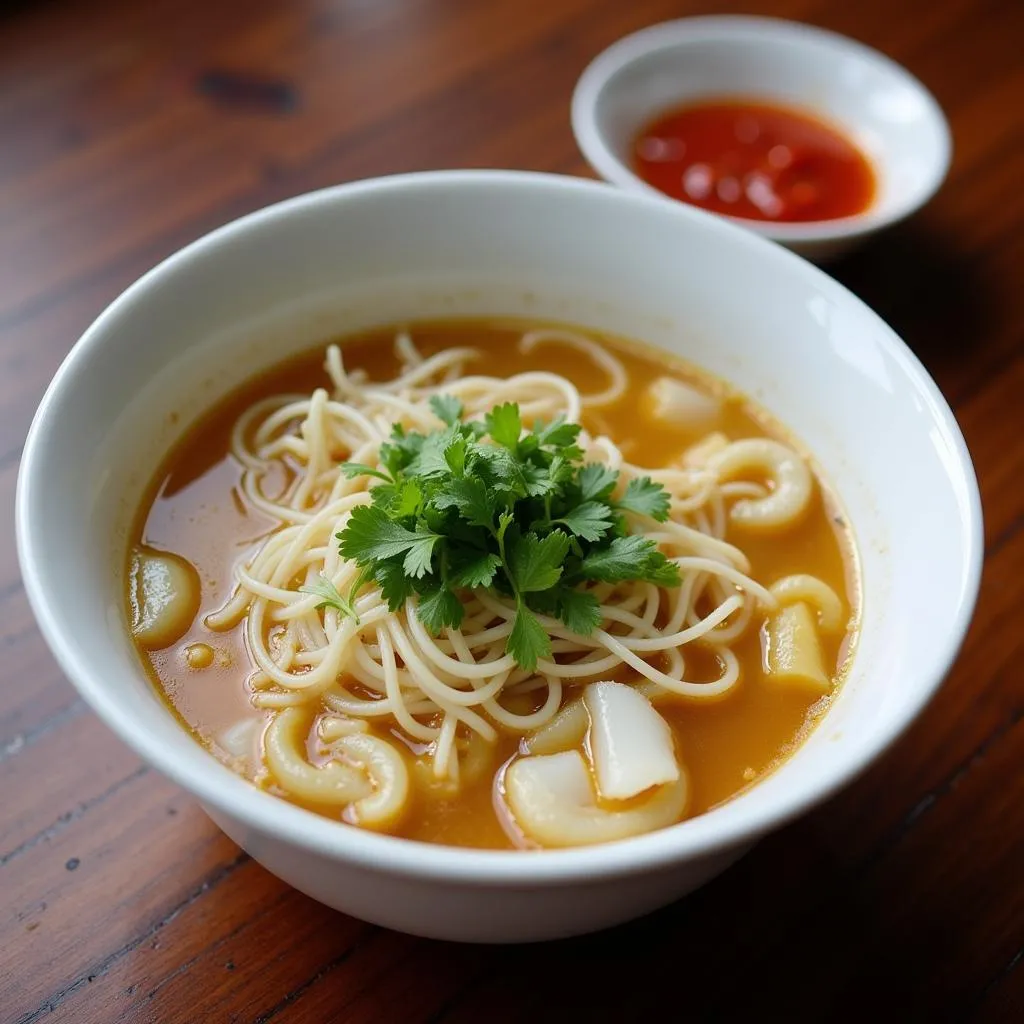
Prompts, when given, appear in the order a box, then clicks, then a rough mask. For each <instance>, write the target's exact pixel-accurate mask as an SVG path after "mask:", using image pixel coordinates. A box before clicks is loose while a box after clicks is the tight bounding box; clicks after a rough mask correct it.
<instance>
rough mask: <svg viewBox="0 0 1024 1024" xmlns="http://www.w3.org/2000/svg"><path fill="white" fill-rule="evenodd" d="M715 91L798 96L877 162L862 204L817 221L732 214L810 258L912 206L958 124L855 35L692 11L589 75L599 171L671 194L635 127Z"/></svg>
mask: <svg viewBox="0 0 1024 1024" xmlns="http://www.w3.org/2000/svg"><path fill="white" fill-rule="evenodd" d="M714 98H725V99H751V100H755V101H758V102H767V103H773V102H774V103H780V104H783V105H785V106H790V107H795V108H798V109H800V110H802V111H804V112H805V113H808V114H811V115H812V116H817V117H819V118H821V119H822V120H824V121H825V122H827V123H829V124H831V125H833V126H834V127H836V128H837V129H838V130H840V131H841V132H842V133H843V134H845V135H846V136H847V137H848V138H850V139H851V140H852V141H853V142H854V143H856V144H857V145H858V146H859V147H860V149H861V151H862V152H863V153H864V154H865V155H866V156H867V158H868V160H869V162H870V163H871V164H872V166H873V168H874V171H875V177H876V181H877V191H876V195H875V198H874V200H873V201H872V203H871V205H870V206H869V207H868V208H867V209H866V210H865V211H864V212H863V213H859V214H856V215H854V216H850V217H839V218H836V219H833V220H822V221H812V222H808V223H793V222H789V223H783V222H767V221H758V220H750V219H748V218H745V217H732V218H729V219H730V220H733V221H735V222H736V223H737V224H741V225H742V226H743V227H745V228H748V229H749V230H750V231H755V232H757V233H758V234H761V235H765V236H766V237H768V238H771V239H774V240H775V241H776V242H781V243H782V244H783V245H785V246H787V247H788V248H790V249H793V250H794V251H796V252H799V253H800V254H801V255H804V256H807V257H809V258H811V259H815V260H819V261H820V260H824V259H828V258H830V257H833V256H835V255H838V254H839V253H840V252H842V251H844V250H846V249H848V248H850V247H852V246H853V245H854V244H855V243H858V242H860V241H861V240H863V239H864V238H865V237H867V236H868V235H870V234H872V233H874V232H875V231H878V230H879V229H880V228H883V227H887V226H888V225H890V224H893V223H895V222H896V221H899V220H902V219H903V218H904V217H907V216H908V215H909V214H911V213H913V212H914V211H915V210H917V209H918V208H919V207H920V206H922V205H923V204H924V203H926V202H927V201H928V199H930V198H931V196H932V195H933V194H934V193H935V191H936V189H938V187H939V185H941V184H942V181H943V179H944V178H945V176H946V171H947V169H948V167H949V160H950V152H951V143H950V134H949V126H948V125H947V123H946V119H945V117H944V116H943V113H942V110H941V108H940V107H939V105H938V103H937V102H936V101H935V99H934V97H933V96H932V95H931V93H929V92H928V90H927V89H925V87H924V86H923V85H922V84H921V83H920V82H919V81H918V80H917V79H916V78H914V77H913V76H912V75H910V74H909V73H908V72H907V71H906V70H904V69H903V68H902V67H900V66H899V65H898V64H896V63H894V62H893V61H891V60H890V59H889V58H888V57H885V56H883V55H882V54H880V53H878V52H877V51H876V50H872V49H870V48H868V47H866V46H863V45H861V44H860V43H857V42H854V41H853V40H851V39H847V38H846V37H845V36H841V35H837V34H836V33H834V32H826V31H825V30H823V29H819V28H812V27H811V26H808V25H801V24H798V23H796V22H791V21H780V20H777V19H774V18H748V17H742V16H723V17H710V18H683V19H681V20H679V21H669V22H665V23H663V24H660V25H653V26H651V27H650V28H646V29H643V30H641V31H640V32H636V33H634V34H633V35H630V36H626V37H625V38H624V39H620V40H619V41H618V42H617V43H615V44H613V45H612V46H610V47H609V48H608V49H607V50H605V51H604V52H603V53H601V54H599V55H598V56H597V57H596V58H595V59H594V60H593V61H592V62H591V63H590V65H589V66H588V67H587V69H586V70H585V71H584V72H583V75H582V76H581V77H580V79H579V82H578V83H577V85H576V90H575V92H574V94H573V98H572V126H573V131H574V133H575V135H576V141H577V143H578V145H579V147H580V149H581V150H582V152H583V155H584V157H586V159H587V161H588V163H589V164H590V166H591V167H593V169H594V170H595V171H596V172H597V173H598V174H599V175H601V177H603V178H605V179H606V180H607V181H610V182H611V183H612V184H615V185H619V186H621V187H623V188H626V189H631V190H633V191H638V192H646V193H648V194H651V195H656V196H661V197H662V198H665V196H664V195H663V193H661V192H659V191H658V190H657V189H655V188H653V187H652V186H650V185H648V184H647V183H646V182H645V181H644V180H643V179H642V178H640V177H638V176H637V175H636V174H635V173H634V172H633V170H632V146H633V142H634V140H635V138H636V136H637V133H638V132H639V131H640V130H641V129H642V128H644V127H645V126H646V125H647V124H649V123H650V122H651V120H653V119H654V118H655V117H657V116H658V115H659V114H661V113H664V112H665V111H667V110H670V109H672V108H673V107H679V106H683V105H686V104H688V103H693V102H695V101H697V100H701V99H714ZM670 201H672V202H678V200H670Z"/></svg>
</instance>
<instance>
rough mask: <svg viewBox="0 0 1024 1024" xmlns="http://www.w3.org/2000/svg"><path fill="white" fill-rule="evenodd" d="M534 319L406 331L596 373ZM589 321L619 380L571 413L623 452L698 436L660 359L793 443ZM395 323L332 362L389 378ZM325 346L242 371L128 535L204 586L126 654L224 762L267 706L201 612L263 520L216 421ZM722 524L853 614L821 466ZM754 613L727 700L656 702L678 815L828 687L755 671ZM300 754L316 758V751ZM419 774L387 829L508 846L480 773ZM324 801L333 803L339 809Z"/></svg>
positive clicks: (226, 428)
mask: <svg viewBox="0 0 1024 1024" xmlns="http://www.w3.org/2000/svg"><path fill="white" fill-rule="evenodd" d="M536 326H538V325H536V324H532V323H530V324H525V323H519V322H515V321H479V320H478V321H447V322H429V323H418V324H415V325H413V330H412V333H413V338H414V340H415V343H416V345H417V347H418V348H419V349H420V351H421V352H423V353H424V354H428V355H429V354H431V353H434V352H436V351H439V350H441V349H443V348H447V347H450V346H456V345H458V346H464V345H469V346H472V347H474V348H477V349H479V350H480V352H481V353H482V356H481V358H480V359H479V360H478V361H477V362H476V363H475V364H474V365H473V372H480V373H486V374H489V375H492V376H497V377H506V376H510V375H512V374H514V373H521V372H524V371H528V370H541V369H543V370H548V371H551V372H554V373H558V374H562V375H563V376H565V377H567V378H569V379H570V380H571V381H573V383H574V384H575V385H576V386H577V387H578V388H579V390H580V391H581V393H583V394H586V393H587V392H589V391H597V390H600V389H601V388H602V387H604V386H605V384H606V380H605V378H604V375H603V373H602V371H601V370H600V369H599V368H598V367H596V366H594V365H593V364H592V363H591V362H590V361H589V360H588V359H586V358H585V357H584V356H582V355H581V354H580V353H579V352H578V351H576V350H573V349H570V348H568V347H565V346H560V345H556V344H549V345H543V346H538V347H537V348H535V349H534V350H533V352H532V353H531V354H530V355H523V354H521V353H520V352H519V351H518V349H517V345H516V342H517V340H518V338H519V336H520V335H521V334H522V333H523V331H524V330H526V329H529V328H533V327H536ZM589 333H590V336H591V337H595V338H597V339H598V340H600V341H601V342H602V343H603V344H604V345H605V346H606V347H607V348H608V349H609V350H610V351H612V352H614V353H615V355H617V356H618V357H619V359H621V360H622V362H623V364H624V366H625V368H626V371H627V373H628V374H629V379H630V386H629V389H628V391H627V394H626V395H625V396H624V397H623V398H622V399H621V400H620V401H618V402H616V403H615V404H614V405H610V406H606V407H603V408H601V409H600V411H599V412H597V411H595V412H594V413H593V414H587V413H584V416H583V425H584V426H585V427H586V428H587V429H588V430H590V431H592V432H600V433H605V434H608V435H609V436H610V437H611V438H612V439H613V440H614V441H615V442H616V443H617V444H618V445H619V446H620V448H621V449H622V451H623V454H624V456H625V457H626V458H627V459H628V460H630V461H632V462H634V463H636V464H638V465H644V466H648V467H652V468H654V467H659V466H664V465H666V464H668V463H669V462H671V461H672V460H673V459H676V458H677V457H678V456H679V455H680V454H681V453H682V452H683V451H684V450H685V449H686V448H687V447H688V446H690V445H691V444H693V443H694V442H695V441H696V440H698V439H699V437H698V435H695V434H692V433H689V432H687V431H684V430H680V429H679V428H676V427H672V426H667V425H665V424H664V423H660V422H657V421H656V420H655V419H654V417H653V415H652V414H650V413H649V412H648V411H647V410H646V409H645V407H644V403H643V402H642V401H641V400H640V396H642V395H643V394H644V391H645V389H646V387H647V386H648V385H649V384H650V383H651V382H652V381H653V380H654V379H656V378H657V377H659V376H661V375H664V374H665V373H671V374H673V375H675V376H677V377H678V378H679V379H682V380H685V381H686V382H688V383H690V384H693V385H696V386H698V387H699V388H700V389H701V390H704V391H712V392H713V393H715V394H716V395H718V396H719V397H723V398H724V399H725V413H724V417H723V421H722V424H721V429H722V430H724V432H725V433H726V434H727V435H728V436H729V437H730V438H732V439H735V438H740V437H759V436H772V437H778V438H779V439H780V440H784V441H786V442H787V443H791V444H792V443H793V440H792V439H791V438H789V437H787V436H786V435H785V434H784V432H783V431H782V430H781V428H780V427H779V426H778V425H777V424H776V423H774V422H773V421H772V420H771V418H770V417H769V416H767V414H766V413H765V412H764V411H763V410H761V409H759V408H758V407H757V406H756V405H755V404H754V403H753V402H751V401H750V400H749V399H747V398H746V397H745V396H743V395H740V394H738V393H736V392H735V391H733V390H732V389H730V388H729V387H728V386H727V385H725V384H723V383H722V382H721V381H718V380H716V379H714V378H712V377H710V376H709V375H707V374H705V373H703V372H702V371H698V370H697V369H695V368H694V367H692V366H690V365H688V364H686V363H684V362H682V361H680V360H676V359H673V358H671V357H669V356H668V355H666V354H665V353H664V352H661V351H655V350H653V349H650V348H647V347H646V346H643V345H639V344H637V343H634V342H628V341H624V340H622V339H618V338H614V337H607V336H600V335H596V334H594V332H589ZM394 335H395V329H394V328H387V329H376V330H373V331H369V332H366V333H363V334H359V335H355V336H351V337H347V338H344V339H342V344H343V345H344V353H345V363H346V367H348V368H349V369H354V368H357V367H361V368H364V369H365V370H366V371H367V372H368V373H369V375H370V377H371V378H372V379H377V380H385V379H388V378H390V377H393V376H394V375H395V374H396V372H397V371H398V360H397V358H396V357H395V355H394V351H393V339H394ZM323 360H324V354H323V348H322V347H321V348H318V349H316V350H315V351H312V352H310V353H308V354H304V355H302V356H300V357H298V358H295V359H292V360H290V361H288V362H285V363H282V364H280V365H278V366H276V367H275V368H273V369H272V370H271V371H269V372H267V373H264V374H262V375H260V376H258V377H256V378H254V379H252V380H250V381H249V382H247V383H246V384H245V385H243V386H242V387H241V388H239V389H238V390H237V391H235V392H234V393H233V394H231V395H230V396H228V397H227V398H226V399H224V400H223V401H222V402H220V403H219V404H218V405H217V406H216V407H215V408H214V409H213V410H212V411H211V412H210V413H209V414H208V415H206V416H205V417H204V418H203V419H202V420H201V421H200V422H199V423H198V424H197V425H195V426H194V427H193V428H192V429H191V430H190V431H189V432H188V433H187V434H186V436H185V437H184V438H183V439H182V440H181V442H180V443H179V444H177V446H176V447H174V448H173V449H172V450H171V452H170V453H169V454H168V456H167V458H166V459H165V461H164V463H163V464H162V465H161V467H160V469H159V471H158V473H157V475H156V478H155V480H154V482H153V485H152V488H151V492H150V496H149V498H148V500H147V501H146V503H145V506H144V508H143V509H142V512H141V515H140V516H139V519H138V523H137V526H136V530H135V535H134V537H133V547H134V546H135V545H140V544H142V545H146V546H148V547H152V548H155V549H158V550H162V551H169V552H173V553H175V554H177V555H179V556H181V557H183V558H185V559H187V560H188V561H189V562H190V563H191V564H192V565H193V566H194V567H195V568H196V570H197V571H198V574H199V578H200V582H201V588H202V598H201V601H200V607H199V612H198V614H197V615H196V617H195V619H194V620H193V623H192V625H191V627H190V629H189V630H188V632H187V633H186V634H185V635H184V636H183V637H182V638H181V639H180V640H179V641H177V642H176V643H174V644H173V645H171V646H170V647H167V648H165V649H163V650H144V649H141V648H140V651H139V653H140V656H141V658H142V660H143V662H144V664H145V666H146V668H147V670H148V672H149V674H150V676H151V678H152V680H153V683H154V685H155V686H156V688H157V690H158V692H159V693H160V694H161V695H162V696H163V697H164V698H165V699H166V701H167V703H168V704H169V705H170V707H171V708H172V709H173V710H174V712H176V713H177V715H178V716H179V718H180V719H181V721H182V722H183V723H184V724H185V725H186V726H187V727H188V728H189V730H190V731H191V732H192V734H193V735H194V736H195V737H196V739H197V740H198V741H199V742H200V743H202V744H203V745H204V746H206V747H207V748H208V749H209V750H211V752H212V753H214V754H215V755H216V756H218V757H220V758H221V760H223V761H225V762H227V763H229V764H236V762H235V761H234V760H233V759H232V758H231V757H230V756H229V755H228V753H227V752H226V751H223V750H221V749H220V748H219V747H218V745H217V742H216V739H215V738H216V737H217V736H219V735H221V734H222V733H223V732H224V731H225V730H226V729H228V728H229V727H230V726H232V725H234V724H235V723H238V722H239V721H241V720H243V719H245V718H247V717H258V718H265V719H267V720H269V717H270V714H271V712H266V711H260V710H256V709H255V708H253V707H252V705H251V704H250V701H249V690H248V687H247V685H246V680H247V677H248V676H249V674H250V672H251V671H252V666H251V664H250V661H249V657H248V654H247V652H246V648H245V642H244V639H243V629H244V624H243V625H241V626H239V627H237V628H236V629H234V630H232V631H230V632H227V633H217V632H213V631H212V630H209V629H207V628H206V627H205V626H204V624H203V619H204V616H205V615H206V614H208V613H209V612H211V611H213V610H214V609H216V608H219V607H220V606H221V605H222V604H223V603H224V602H225V601H226V599H227V598H228V596H229V595H230V592H231V590H232V571H233V568H234V566H235V565H236V564H237V563H238V562H239V561H244V560H245V559H246V558H247V557H249V556H250V555H251V554H252V553H253V551H254V550H255V549H256V548H257V547H258V545H259V544H260V542H261V541H262V540H263V539H264V538H265V537H266V536H267V534H268V532H269V531H271V530H272V529H273V527H274V525H275V524H274V523H273V521H272V520H270V518H269V517H267V516H266V515H265V514H264V513H262V512H260V511H258V510H255V509H253V508H251V507H249V506H248V505H247V502H246V500H245V499H244V497H243V495H242V491H241V488H240V486H239V483H240V479H241V474H242V469H241V466H240V465H239V464H238V463H237V462H236V461H235V459H234V458H233V457H232V456H231V454H230V452H229V434H230V431H231V427H232V425H233V424H234V422H235V421H236V419H237V418H238V417H239V415H240V414H241V413H242V412H243V410H244V409H245V408H246V407H247V406H249V405H250V404H251V403H253V402H255V401H257V400H259V399H261V398H264V397H266V396H269V395H274V394H281V393H284V392H298V393H309V392H311V391H312V390H313V389H314V388H315V387H317V386H322V385H324V384H325V383H326V375H325V373H324V369H323ZM727 539H728V540H729V541H731V542H732V543H735V544H737V545H739V546H740V547H742V548H743V550H744V551H745V552H746V553H747V555H748V556H749V558H750V562H751V575H752V576H753V577H754V578H755V579H757V580H759V581H760V582H762V583H763V584H765V585H770V584H771V583H772V582H773V581H774V580H776V579H778V578H780V577H782V576H786V575H789V574H791V573H797V572H801V573H812V574H813V575H815V576H818V577H819V578H821V579H822V580H824V581H825V582H826V583H827V584H828V585H829V586H831V587H832V588H833V590H835V591H836V593H837V594H839V595H840V596H841V597H842V599H843V601H844V603H845V605H846V609H847V610H848V611H849V612H850V613H851V615H850V621H851V622H855V621H856V611H857V608H856V603H857V579H856V560H855V554H854V547H853V544H852V540H851V538H850V536H849V533H848V530H847V528H846V525H845V523H844V520H843V517H842V515H841V512H840V510H839V508H838V506H837V504H836V502H835V500H834V498H833V497H832V496H831V494H830V493H829V491H828V490H827V489H826V488H825V487H823V486H822V485H821V481H820V480H819V481H818V487H817V488H816V494H815V498H814V501H813V504H812V507H811V509H810V511H809V513H808V514H807V515H806V517H805V518H804V519H803V520H802V521H801V523H800V524H799V525H798V526H797V527H795V528H793V529H791V530H788V531H786V532H784V533H780V534H775V535H772V536H769V537H758V536H755V535H752V534H749V533H745V532H744V531H742V530H739V529H737V528H736V527H734V526H730V528H729V533H728V535H727ZM755 626H756V624H755V625H752V626H751V628H750V629H749V630H748V631H747V633H746V634H745V636H744V637H743V638H742V639H741V640H740V641H738V642H737V643H736V644H734V645H733V649H734V650H735V652H736V654H737V656H738V657H739V660H740V664H741V679H740V683H739V685H738V686H736V687H735V688H734V689H733V690H732V691H730V694H729V695H728V696H727V697H726V698H725V699H723V700H721V701H714V702H700V703H698V702H683V701H678V702H665V703H662V704H660V705H659V711H660V712H661V713H662V714H663V715H664V717H665V718H666V719H667V720H668V721H669V723H670V725H671V726H672V728H673V730H674V731H675V735H676V739H677V746H678V749H679V751H680V753H681V757H682V760H683V762H684V764H685V766H686V768H687V770H688V772H689V775H690V782H691V797H690V804H689V810H688V815H689V816H692V815H695V814H700V813H701V812H703V811H706V810H708V809H709V808H712V807H714V806H716V805H717V804H720V803H722V802H723V801H725V800H728V799H729V798H730V797H733V796H735V795H736V794H737V793H739V792H740V791H741V790H744V789H746V788H748V787H749V786H750V785H752V784H754V783H756V782H757V780H759V779H761V778H762V777H763V776H764V775H766V774H767V773H768V772H770V771H772V770H773V768H775V767H776V766H777V765H778V764H779V763H780V762H781V761H782V760H784V759H785V758H786V757H787V756H788V755H789V754H790V753H791V752H792V751H793V750H794V749H795V748H796V747H797V745H798V744H799V743H800V742H801V741H802V740H803V739H804V738H805V737H806V735H807V733H808V731H809V730H810V729H811V728H813V726H814V725H815V723H816V722H817V721H818V719H819V718H820V717H821V715H822V714H823V713H824V711H825V710H826V708H827V705H828V702H829V700H830V699H831V698H830V697H825V698H817V699H816V698H815V697H814V696H812V695H809V694H806V693H802V692H798V691H795V690H788V689H786V688H784V687H780V686H777V685H772V684H770V683H768V682H767V680H766V677H765V671H764V667H763V664H762V650H761V642H760V637H759V634H758V630H757V628H755ZM821 639H822V645H823V652H824V655H825V664H826V665H827V666H829V667H830V669H831V670H832V672H833V674H834V680H835V685H836V686H838V685H839V682H840V680H841V676H842V671H843V667H844V665H845V662H846V660H847V657H848V654H849V650H850V645H851V642H852V639H853V635H852V631H851V632H847V633H846V634H845V635H844V636H842V637H839V638H835V637H831V638H830V637H825V636H823V637H822V638H821ZM195 644H205V645H208V647H209V648H211V649H212V651H213V654H214V657H213V659H212V663H210V664H209V665H206V666H204V667H190V666H189V663H188V658H187V655H186V652H187V651H188V649H189V648H190V646H191V645H195ZM195 650H196V649H195V648H193V657H194V654H195ZM204 653H206V654H208V653H209V652H206V651H204ZM200 660H203V659H200ZM707 660H708V666H707V671H708V672H709V673H710V674H709V678H711V677H713V676H714V675H716V674H717V673H716V671H715V669H714V667H713V666H712V664H711V659H707ZM687 661H688V676H690V677H691V678H692V677H693V675H692V673H693V672H694V670H695V669H696V670H697V671H698V672H699V669H700V663H701V659H700V658H699V657H698V658H696V659H695V658H694V657H693V653H692V645H691V647H690V648H688V658H687ZM620 678H622V679H624V680H628V678H629V676H628V674H626V675H621V674H620ZM697 678H699V675H698V676H697ZM833 692H834V690H833ZM570 693H571V691H570ZM390 738H392V739H394V736H391V737H390ZM518 743H519V738H518V737H512V736H507V737H502V739H501V740H500V742H499V750H498V751H497V752H496V757H495V762H494V767H495V771H497V770H498V768H499V767H500V765H501V764H502V763H503V762H505V761H507V759H508V758H510V757H511V756H512V755H513V754H514V753H515V751H516V750H517V748H518ZM310 753H311V755H312V756H313V757H314V759H315V757H316V752H315V751H313V750H311V751H310ZM410 755H411V756H412V751H410ZM236 768H237V764H236ZM248 774H249V777H250V778H251V779H252V781H254V782H255V783H256V784H258V785H261V786H263V787H264V788H266V789H268V790H270V791H271V792H275V793H277V794H278V795H280V796H282V797H284V798H288V797H287V794H285V793H284V791H283V790H281V789H279V788H278V787H277V786H276V785H275V784H274V781H273V779H272V778H270V777H269V775H268V774H267V772H266V771H265V770H264V771H258V772H257V773H256V775H255V776H254V775H252V773H251V772H250V773H248ZM425 775H426V773H424V774H423V775H421V774H420V773H418V772H417V773H414V775H413V780H414V787H413V789H414V796H413V805H412V807H411V809H410V811H409V812H408V813H407V814H406V815H405V817H404V818H403V819H402V821H401V823H400V825H399V826H398V827H397V828H396V829H395V830H394V831H395V832H396V834H398V835H401V836H405V837H407V838H411V839H420V840H426V841H430V842H435V843H447V844H453V845H459V846H474V847H484V848H508V847H510V846H512V843H511V842H510V840H509V839H508V837H507V836H506V834H505V832H504V831H503V829H502V827H501V825H500V823H499V819H498V814H497V813H496V811H495V806H494V794H493V790H494V773H492V772H489V773H487V774H486V775H485V777H484V778H482V779H481V780H480V781H478V782H477V783H475V784H473V785H470V786H464V787H463V789H462V791H461V792H460V794H459V795H458V796H457V797H456V798H451V799H449V798H446V797H445V796H444V795H443V794H441V793H439V792H437V791H435V790H434V789H433V788H432V787H424V786H423V785H422V783H420V784H416V780H417V779H422V778H423V777H424V776H425ZM310 809H311V810H320V809H318V808H316V807H312V808H310ZM327 813H328V816H334V817H337V812H327Z"/></svg>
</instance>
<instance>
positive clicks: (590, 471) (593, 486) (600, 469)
mask: <svg viewBox="0 0 1024 1024" xmlns="http://www.w3.org/2000/svg"><path fill="white" fill-rule="evenodd" d="M618 479H619V474H618V473H617V472H616V471H615V470H614V469H609V468H608V467H607V466H602V465H601V463H599V462H588V463H587V464H586V465H585V466H584V467H583V468H582V469H581V470H580V472H579V476H578V478H577V483H578V484H579V487H580V493H581V495H582V497H583V500H584V501H590V500H592V499H598V500H600V499H603V498H607V497H608V496H609V495H610V494H611V493H612V491H613V490H614V489H615V484H616V483H617V482H618Z"/></svg>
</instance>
